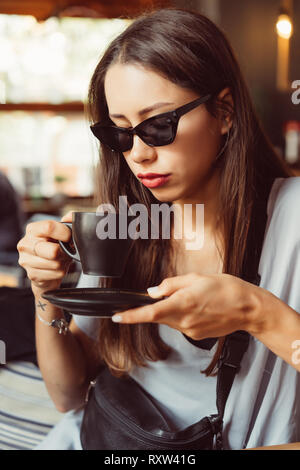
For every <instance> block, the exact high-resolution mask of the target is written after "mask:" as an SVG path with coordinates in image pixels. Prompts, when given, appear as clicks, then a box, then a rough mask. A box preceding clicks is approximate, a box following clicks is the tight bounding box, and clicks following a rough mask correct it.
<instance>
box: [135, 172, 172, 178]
mask: <svg viewBox="0 0 300 470" xmlns="http://www.w3.org/2000/svg"><path fill="white" fill-rule="evenodd" d="M169 174H170V173H167V174H166V175H163V174H161V173H139V174H138V175H137V176H138V178H147V179H150V178H160V177H161V176H169Z"/></svg>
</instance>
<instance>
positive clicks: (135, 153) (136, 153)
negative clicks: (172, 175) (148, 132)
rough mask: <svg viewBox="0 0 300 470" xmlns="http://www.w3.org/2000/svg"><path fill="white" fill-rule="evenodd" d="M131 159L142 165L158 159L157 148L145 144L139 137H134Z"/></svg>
mask: <svg viewBox="0 0 300 470" xmlns="http://www.w3.org/2000/svg"><path fill="white" fill-rule="evenodd" d="M130 158H131V159H132V160H133V161H134V162H135V163H141V162H144V161H146V160H149V161H152V160H155V159H156V158H157V154H156V149H155V147H150V146H149V145H147V144H145V142H143V141H142V139H141V138H140V137H139V136H138V135H134V136H133V146H132V149H131V151H130Z"/></svg>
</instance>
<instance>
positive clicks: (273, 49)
mask: <svg viewBox="0 0 300 470" xmlns="http://www.w3.org/2000/svg"><path fill="white" fill-rule="evenodd" d="M220 7H221V15H220V17H221V25H220V26H221V28H222V29H223V31H224V32H225V34H226V35H227V37H228V39H229V40H230V42H231V44H232V46H233V48H234V50H235V52H236V55H237V58H238V61H239V63H240V65H241V69H242V71H243V73H244V77H245V79H246V81H247V83H248V86H249V89H250V93H251V95H252V98H253V101H254V104H255V107H256V109H257V112H258V114H259V116H260V118H261V120H262V122H263V124H264V127H265V129H266V131H267V133H268V134H269V136H270V137H271V140H272V141H273V143H274V144H275V145H278V146H280V147H282V146H283V143H284V141H283V132H282V129H283V124H284V122H285V121H287V120H293V119H297V120H299V121H300V105H298V106H296V105H295V104H293V103H292V100H291V96H292V93H293V91H294V90H293V89H292V88H290V90H288V91H287V92H279V91H277V90H276V66H277V34H276V31H275V25H276V20H277V16H278V10H279V7H280V0H242V1H236V0H221V1H220ZM293 22H294V34H293V36H292V38H291V41H290V46H291V49H290V53H291V55H290V81H291V82H293V81H294V80H300V0H294V12H293Z"/></svg>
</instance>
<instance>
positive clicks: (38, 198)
mask: <svg viewBox="0 0 300 470" xmlns="http://www.w3.org/2000/svg"><path fill="white" fill-rule="evenodd" d="M164 6H175V7H176V6H177V7H181V8H189V9H193V10H196V11H199V12H201V13H203V14H205V15H207V16H208V17H209V18H211V19H212V20H213V21H214V22H215V23H216V24H217V25H218V26H219V27H220V28H221V29H222V30H223V31H224V32H225V34H226V35H227V37H228V39H229V40H230V42H231V44H232V46H233V49H234V51H235V53H236V56H237V58H238V61H239V63H240V66H241V69H242V71H243V73H244V76H245V79H246V81H247V83H248V86H249V89H250V93H251V96H252V98H253V101H254V104H255V107H256V110H257V113H258V115H259V117H260V119H261V121H262V123H263V125H264V128H265V130H266V132H267V134H268V135H269V137H270V139H271V141H272V143H273V144H274V146H275V147H276V149H277V151H278V153H279V154H280V156H281V158H283V159H286V160H287V161H288V162H289V164H290V165H291V167H292V168H293V170H294V173H295V175H300V0H240V1H237V0H186V1H183V0H170V1H168V0H166V1H153V0H152V1H150V0H128V1H126V2H125V1H122V0H110V1H107V0H43V1H42V2H41V1H40V0H15V1H11V0H0V149H1V151H0V176H1V177H0V218H1V220H0V286H3V285H7V286H22V285H24V284H25V285H26V279H25V277H24V272H23V269H22V268H20V267H19V266H18V263H17V260H18V254H17V251H16V243H17V241H18V240H19V239H20V238H21V237H22V235H23V232H24V230H25V227H26V224H27V223H28V222H30V221H35V220H40V219H42V218H49V217H51V218H56V219H57V220H59V219H60V217H61V216H62V215H63V214H65V213H66V212H67V211H69V210H89V209H91V208H93V207H94V202H93V194H94V188H95V184H96V183H95V181H94V178H93V168H94V166H95V164H96V162H97V144H96V142H95V139H94V138H93V136H92V135H91V133H90V131H89V126H88V122H87V119H86V117H85V106H84V105H85V100H86V96H87V90H88V83H89V80H90V77H91V75H92V72H93V70H94V67H95V66H96V64H97V62H98V61H99V58H100V56H101V54H102V52H103V51H104V49H105V48H106V46H107V45H108V43H109V42H110V41H111V40H112V39H113V38H114V37H115V36H116V35H118V34H119V33H120V32H121V31H122V30H123V29H124V28H126V26H127V25H128V24H129V23H130V21H132V20H131V18H133V17H134V16H136V15H138V14H139V13H141V12H143V11H145V10H148V9H151V8H153V7H154V8H156V7H164ZM1 185H2V189H1ZM5 217H6V220H5ZM3 221H5V223H4V222H3ZM1 231H2V234H1ZM4 232H5V233H4ZM75 271H76V269H75Z"/></svg>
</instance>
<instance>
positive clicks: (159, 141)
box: [91, 95, 211, 152]
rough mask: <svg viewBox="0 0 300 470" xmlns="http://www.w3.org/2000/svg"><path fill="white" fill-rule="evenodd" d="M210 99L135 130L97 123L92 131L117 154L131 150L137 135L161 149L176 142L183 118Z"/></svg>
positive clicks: (142, 124) (180, 109)
mask: <svg viewBox="0 0 300 470" xmlns="http://www.w3.org/2000/svg"><path fill="white" fill-rule="evenodd" d="M210 97H211V95H206V96H203V97H201V98H197V99H196V100H194V101H191V102H190V103H187V104H184V105H183V106H180V107H179V108H177V109H175V110H174V111H169V112H167V113H162V114H157V115H156V116H153V117H150V118H148V119H145V121H143V122H141V123H140V124H138V125H137V126H136V127H134V128H132V127H129V128H128V127H118V126H111V125H105V124H102V123H101V122H97V123H96V124H94V125H93V126H91V131H92V132H93V134H94V136H95V137H97V139H99V140H100V142H101V143H102V144H104V145H107V146H108V147H109V148H110V149H111V150H114V151H117V152H127V151H128V150H130V149H131V148H132V146H133V136H134V135H135V134H136V135H138V136H139V138H140V139H142V140H143V142H145V144H147V145H149V146H150V147H161V146H162V145H168V144H171V143H172V142H173V141H174V139H175V137H176V132H177V127H178V121H179V119H180V118H181V116H183V115H184V114H186V113H188V112H189V111H191V110H192V109H194V108H196V107H197V106H199V105H200V104H202V103H205V102H206V101H208V100H209V98H210Z"/></svg>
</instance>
